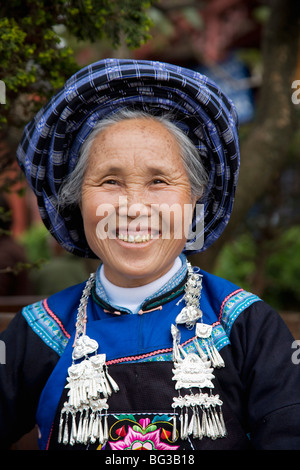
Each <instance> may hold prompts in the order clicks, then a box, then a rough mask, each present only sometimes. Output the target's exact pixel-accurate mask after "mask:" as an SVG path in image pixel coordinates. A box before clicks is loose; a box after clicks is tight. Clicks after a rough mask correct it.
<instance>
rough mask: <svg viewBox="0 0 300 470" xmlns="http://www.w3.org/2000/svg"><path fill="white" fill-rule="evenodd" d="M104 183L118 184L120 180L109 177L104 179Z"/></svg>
mask: <svg viewBox="0 0 300 470" xmlns="http://www.w3.org/2000/svg"><path fill="white" fill-rule="evenodd" d="M102 184H118V182H117V181H116V180H114V179H111V178H110V179H107V180H105V181H103V183H102Z"/></svg>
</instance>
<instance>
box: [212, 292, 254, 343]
mask: <svg viewBox="0 0 300 470" xmlns="http://www.w3.org/2000/svg"><path fill="white" fill-rule="evenodd" d="M258 301H261V299H260V298H259V297H258V296H257V295H255V294H252V293H251V292H247V291H244V290H243V289H238V290H237V291H234V292H232V293H231V294H230V295H228V296H227V297H226V298H225V299H224V301H223V303H222V306H221V311H220V317H219V319H220V322H221V323H222V325H223V327H224V330H225V332H226V335H227V336H229V335H230V332H231V328H232V326H233V324H234V322H235V320H236V319H237V318H238V316H239V315H240V313H242V312H243V311H244V310H245V309H246V308H248V307H249V306H250V305H252V304H253V303H254V302H258Z"/></svg>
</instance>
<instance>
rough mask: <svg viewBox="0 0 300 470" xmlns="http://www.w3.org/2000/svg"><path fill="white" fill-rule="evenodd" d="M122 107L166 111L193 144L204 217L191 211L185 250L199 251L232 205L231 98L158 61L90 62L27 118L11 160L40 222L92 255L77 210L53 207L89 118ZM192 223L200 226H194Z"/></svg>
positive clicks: (234, 141) (234, 142)
mask: <svg viewBox="0 0 300 470" xmlns="http://www.w3.org/2000/svg"><path fill="white" fill-rule="evenodd" d="M122 107H125V108H127V107H129V108H130V109H135V110H137V109H140V110H143V111H148V112H150V113H151V114H153V113H154V114H157V113H160V114H163V113H167V114H169V113H170V112H171V113H172V115H173V116H175V121H174V122H175V124H176V125H178V126H179V127H180V128H181V129H183V130H184V131H185V132H186V133H187V135H188V136H189V137H190V139H191V140H192V141H193V142H194V144H195V146H196V147H197V149H199V151H200V153H201V156H202V159H203V163H204V166H205V168H206V169H207V172H208V174H209V183H208V187H207V190H206V194H205V196H204V198H203V200H202V201H201V202H202V203H203V207H204V223H201V220H200V218H201V215H198V216H194V220H193V232H194V233H196V235H195V236H194V239H191V240H189V241H188V242H187V244H186V247H185V252H186V253H187V254H194V253H196V252H200V251H204V250H205V249H207V248H208V247H209V246H210V245H211V244H212V243H213V242H214V241H215V240H216V239H217V238H218V237H219V236H220V235H221V233H222V232H223V230H224V228H225V227H226V225H227V223H228V221H229V218H230V214H231V211H232V205H233V200H234V194H235V189H236V185H237V179H238V170H239V144H238V135H237V115H236V111H235V108H234V106H233V104H232V102H231V101H230V100H229V99H228V98H227V97H226V96H225V95H224V94H223V93H222V91H221V90H220V89H219V88H218V86H217V85H216V84H215V83H214V82H212V81H210V80H209V78H208V77H206V76H204V75H202V74H200V73H198V72H195V71H192V70H189V69H186V68H182V67H178V66H174V65H171V64H166V63H161V62H154V61H153V62H152V61H142V60H139V61H136V60H119V59H106V60H101V61H99V62H96V63H94V64H92V65H89V66H87V67H85V68H83V69H82V70H80V71H79V72H77V73H76V74H75V75H73V76H72V77H71V78H70V79H69V80H68V81H67V82H66V84H65V86H64V87H63V88H62V89H61V90H60V91H59V92H58V93H57V95H56V96H54V97H53V98H52V99H51V101H50V102H49V103H48V104H47V105H46V106H44V107H43V108H42V109H41V110H40V111H39V113H38V114H37V115H36V117H35V118H34V119H33V120H32V121H31V122H30V123H29V124H27V126H26V127H25V129H24V134H23V137H22V140H21V143H20V145H19V147H18V150H17V159H18V162H19V165H20V167H21V168H22V170H23V171H24V173H25V176H26V178H27V180H28V182H29V184H30V186H31V188H32V189H33V191H34V193H35V194H36V196H37V201H38V206H39V210H40V214H41V218H42V220H43V222H44V224H45V225H46V227H47V229H48V230H49V231H50V232H51V233H52V235H53V236H54V237H55V238H56V239H57V241H58V242H59V243H60V244H61V245H62V246H63V247H64V248H65V249H66V250H68V251H70V252H72V253H74V254H76V255H79V256H83V257H88V258H94V257H95V254H94V253H93V252H92V251H91V250H90V248H89V246H88V244H87V241H86V238H85V234H84V229H83V221H82V217H81V214H80V209H79V208H76V209H74V208H72V209H68V208H65V209H63V210H62V211H59V210H58V208H57V194H58V191H59V189H60V187H61V185H62V183H63V182H64V180H65V178H66V177H67V176H68V175H69V174H70V173H71V172H72V170H73V169H74V167H75V165H76V162H77V159H78V155H79V151H80V148H81V145H82V143H83V142H84V141H85V139H86V138H87V137H88V135H89V133H90V132H91V131H92V129H93V127H94V125H95V124H96V123H97V122H98V121H99V120H101V119H102V118H104V117H107V116H108V115H109V114H111V113H114V112H116V111H118V110H119V109H120V108H122ZM198 219H199V220H198ZM199 222H200V226H201V227H203V228H201V229H200V230H197V227H199ZM200 239H202V240H203V243H201V244H200V246H199V243H198V245H197V240H200ZM195 247H196V248H195Z"/></svg>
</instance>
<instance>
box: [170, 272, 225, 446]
mask: <svg viewBox="0 0 300 470" xmlns="http://www.w3.org/2000/svg"><path fill="white" fill-rule="evenodd" d="M188 274H189V276H188V280H187V283H186V289H185V294H184V297H183V298H184V300H185V303H186V305H185V307H184V308H183V309H182V310H181V312H180V314H179V315H178V316H177V317H176V325H172V326H171V334H172V337H173V362H174V369H173V380H174V381H175V382H176V383H175V390H178V393H179V394H178V396H177V397H174V398H173V403H172V408H173V409H174V413H175V410H176V408H179V409H180V410H181V411H180V423H181V424H180V433H179V435H180V437H181V439H188V437H189V436H193V438H198V439H202V438H203V437H209V438H211V439H217V438H220V437H225V436H226V427H225V423H224V418H223V413H222V404H223V402H222V400H221V399H220V397H219V395H213V394H212V390H213V388H214V384H213V379H214V378H215V376H214V368H219V367H224V366H225V364H224V361H223V358H222V356H221V355H220V354H219V352H218V351H217V349H216V347H215V346H214V343H213V339H212V326H211V325H207V324H204V323H203V322H202V311H201V309H200V296H201V289H202V276H201V275H200V274H197V273H194V272H193V268H192V267H191V265H190V264H189V263H188ZM199 319H200V320H201V322H198V323H197V321H198V320H199ZM178 324H185V325H186V327H187V328H188V329H192V328H194V327H195V326H196V328H195V332H196V338H195V339H194V340H193V344H194V346H195V350H196V352H192V353H187V352H186V351H184V349H183V348H182V346H181V345H180V331H179V329H178V327H177V325H178ZM199 343H201V344H202V345H203V348H204V350H203V348H202V347H201V346H200V344H199ZM204 351H206V353H207V354H206V353H205V352H204ZM204 389H206V390H207V391H205V392H204ZM183 390H186V392H187V393H185V395H182V394H181V392H182V391H183ZM173 423H174V427H175V426H176V416H175V414H174V416H173ZM173 431H174V432H173V440H174V441H175V440H176V437H175V436H177V430H176V429H173Z"/></svg>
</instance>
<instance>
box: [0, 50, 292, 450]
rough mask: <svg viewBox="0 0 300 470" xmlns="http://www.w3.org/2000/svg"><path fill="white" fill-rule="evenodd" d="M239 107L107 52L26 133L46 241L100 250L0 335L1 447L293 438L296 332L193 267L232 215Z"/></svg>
mask: <svg viewBox="0 0 300 470" xmlns="http://www.w3.org/2000/svg"><path fill="white" fill-rule="evenodd" d="M236 125H237V120H236V113H235V110H234V107H233V105H232V103H231V102H230V101H229V100H228V99H227V98H226V97H225V96H224V95H223V93H222V92H221V91H220V90H219V89H218V88H217V86H216V85H215V84H214V83H211V82H210V81H209V79H208V78H207V77H204V76H202V75H200V74H198V73H195V72H193V71H190V70H187V69H183V68H180V67H175V66H172V65H170V64H163V63H158V62H143V61H132V60H114V59H112V60H104V61H100V62H98V63H96V64H93V65H91V66H89V67H87V68H85V69H83V70H81V71H80V72H78V73H77V74H76V75H74V76H73V77H72V78H71V79H70V80H68V81H67V83H66V85H65V87H64V88H63V89H62V90H61V91H60V92H59V93H58V94H57V96H55V97H54V98H53V99H52V100H51V102H50V103H49V104H48V105H47V106H46V107H44V108H43V109H42V110H41V111H40V112H39V114H38V115H37V116H36V118H35V119H34V120H33V121H32V122H31V123H29V124H28V126H27V127H26V128H25V131H24V136H23V139H22V142H21V144H20V147H19V150H18V160H19V163H20V165H21V167H22V169H23V170H24V172H25V175H26V177H27V179H28V181H29V183H30V185H31V187H32V188H33V190H34V191H35V193H36V196H37V200H38V204H39V208H40V213H41V217H42V219H43V221H44V223H45V225H46V226H47V228H48V229H49V231H50V232H51V233H52V235H53V236H54V237H55V238H56V239H57V240H58V242H59V243H60V244H61V245H62V246H63V247H64V248H65V249H66V250H68V251H70V252H73V253H75V254H77V255H79V256H84V257H89V258H96V259H99V260H101V262H100V264H99V267H98V269H97V271H96V273H94V274H92V275H91V276H90V278H89V279H88V280H87V282H86V283H85V284H84V285H81V284H80V285H76V286H74V287H71V288H68V289H66V290H63V291H61V292H59V293H57V294H55V295H53V296H51V297H49V298H47V299H45V300H43V301H41V302H38V303H35V304H33V305H29V306H27V307H25V308H24V309H23V310H22V312H20V313H19V314H18V315H17V316H16V317H15V318H14V320H13V321H12V322H11V324H10V326H9V328H8V329H7V330H6V332H4V333H3V335H2V337H1V339H2V340H3V341H4V342H5V344H6V355H7V361H6V364H5V365H1V369H0V374H1V375H0V381H1V382H0V383H1V409H0V412H1V444H2V446H9V444H10V443H12V442H13V441H15V440H17V439H18V438H19V437H20V436H21V435H22V434H23V433H25V432H27V431H29V430H30V429H31V428H32V427H33V426H34V425H35V423H37V425H38V428H39V445H40V448H41V449H103V450H122V449H126V450H154V449H156V450H159V449H162V450H189V449H190V450H194V449H251V448H253V449H297V448H298V449H299V448H300V424H299V423H300V406H299V403H300V369H299V366H297V365H295V364H293V362H292V360H291V357H292V354H291V346H292V342H293V338H292V337H291V335H290V334H289V332H288V330H287V328H286V327H285V325H284V324H283V322H282V321H281V319H280V317H279V315H278V314H277V313H276V312H274V311H273V310H272V309H271V308H270V307H269V306H268V305H266V304H265V303H264V302H263V301H261V300H260V299H259V298H258V297H256V296H255V295H253V294H251V293H249V292H245V291H244V290H243V289H241V288H239V287H237V286H235V285H233V284H231V283H230V282H228V281H226V280H223V279H220V278H216V277H215V276H213V275H210V274H208V273H206V272H204V271H202V270H200V269H199V268H196V267H194V268H193V267H192V266H191V265H190V263H189V262H188V261H187V258H186V255H189V254H193V253H196V252H201V251H203V250H205V249H207V248H208V247H209V246H210V245H211V244H212V243H213V242H214V241H215V240H216V239H217V238H218V237H219V236H220V234H221V233H222V231H223V230H224V228H225V226H226V224H227V223H228V220H229V217H230V213H231V210H232V204H233V198H234V192H235V188H236V183H237V176H238V167H239V149H238V138H237V130H236Z"/></svg>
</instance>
